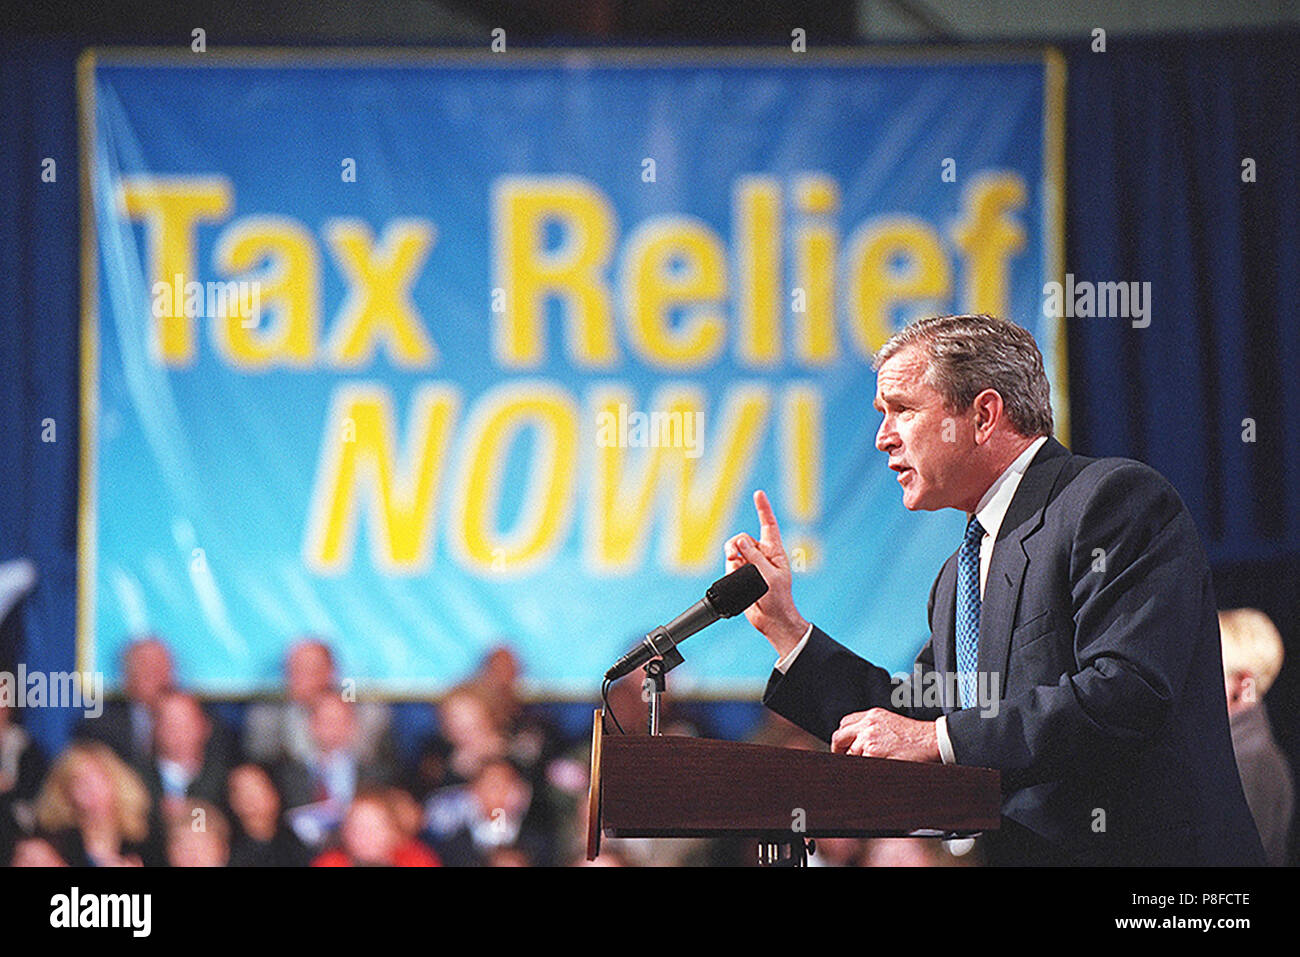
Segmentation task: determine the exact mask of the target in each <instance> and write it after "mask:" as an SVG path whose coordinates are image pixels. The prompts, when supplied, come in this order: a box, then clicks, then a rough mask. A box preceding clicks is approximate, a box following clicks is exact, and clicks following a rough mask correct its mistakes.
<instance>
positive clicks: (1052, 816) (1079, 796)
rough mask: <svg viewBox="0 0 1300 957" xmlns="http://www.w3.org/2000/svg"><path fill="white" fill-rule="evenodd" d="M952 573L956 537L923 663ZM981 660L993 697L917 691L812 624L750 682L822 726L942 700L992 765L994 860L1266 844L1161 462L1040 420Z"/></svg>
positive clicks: (1235, 855)
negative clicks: (1245, 787)
mask: <svg viewBox="0 0 1300 957" xmlns="http://www.w3.org/2000/svg"><path fill="white" fill-rule="evenodd" d="M956 584H957V555H956V553H955V552H954V554H953V555H952V556H951V557H950V558H949V559H948V561H947V563H946V564H945V565H944V566H943V569H942V570H941V571H940V572H939V575H938V577H937V578H936V579H935V582H934V586H933V587H932V589H931V591H930V604H929V617H930V630H931V638H930V640H929V641H928V642H927V643H926V645H925V647H924V648H922V649H921V652H920V654H919V655H918V657H917V659H916V668H918V669H920V673H921V674H922V675H923V676H925V675H928V674H929V673H930V672H934V671H938V672H939V673H940V675H947V674H951V673H952V672H953V671H954V670H955V669H956V652H955V641H954V629H953V620H954V614H955V603H956ZM979 671H980V673H981V674H985V673H990V674H995V675H997V676H998V677H999V679H1000V687H999V692H1000V697H999V699H998V700H997V702H996V713H993V711H994V708H992V707H989V708H986V709H980V708H968V709H963V710H958V709H956V708H955V707H954V704H953V702H951V701H949V702H945V703H944V704H943V705H942V706H941V707H925V706H924V705H929V704H931V702H930V701H926V700H924V698H916V697H901V696H899V695H895V694H893V692H894V691H895V687H896V685H897V684H898V683H899V682H898V681H896V680H895V679H891V677H890V675H889V674H888V673H887V672H885V671H884V670H883V669H881V668H879V667H877V666H875V665H873V664H871V663H870V662H868V661H865V660H863V659H862V658H860V657H858V656H857V655H855V654H854V653H853V652H851V651H849V650H848V649H846V648H844V647H843V646H842V645H840V644H838V643H837V642H835V641H833V640H832V639H831V638H829V637H828V636H827V635H826V634H824V633H823V632H822V631H821V630H820V629H816V628H814V629H813V634H812V637H811V638H810V640H809V642H808V644H807V645H806V646H805V647H804V650H803V651H802V652H801V653H800V655H799V657H797V658H796V659H795V661H794V663H793V664H792V665H791V667H790V668H789V671H788V672H787V674H785V675H784V676H783V675H781V674H780V673H779V672H775V671H774V672H773V673H772V677H771V680H770V681H769V683H768V687H767V691H766V693H765V694H764V697H763V700H764V703H765V704H767V706H768V707H770V708H772V709H773V710H775V711H776V712H778V713H779V714H782V715H784V716H785V717H787V718H789V719H790V720H792V721H794V722H795V723H796V724H799V725H801V726H802V727H804V728H806V729H807V730H808V731H810V732H812V733H813V734H815V735H817V736H818V737H820V738H822V739H823V740H829V739H830V736H831V734H832V733H833V732H834V731H835V729H836V728H837V727H838V726H839V721H840V718H841V717H843V716H844V715H845V714H848V713H849V712H852V711H861V710H865V709H868V708H873V707H882V708H890V709H891V710H894V711H899V712H901V713H904V714H907V715H909V716H910V717H913V718H917V719H921V720H934V719H935V718H937V717H938V716H939V715H940V714H944V713H946V714H947V715H948V718H947V725H948V734H949V738H950V740H951V742H952V747H953V752H954V756H955V758H956V760H957V763H959V764H966V765H977V766H981V767H989V768H996V769H998V770H999V771H1001V772H1002V782H1003V792H1004V795H1003V796H1004V800H1003V805H1002V813H1003V824H1004V831H1003V834H1001V835H991V841H992V843H991V854H990V856H991V858H992V859H993V861H994V862H995V863H1009V864H1017V863H1040V862H1052V863H1081V864H1162V865H1172V864H1212V865H1222V864H1252V865H1253V864H1260V863H1263V852H1262V849H1261V847H1260V842H1259V836H1258V834H1257V833H1256V831H1255V827H1254V824H1253V822H1252V821H1251V818H1250V812H1249V810H1248V808H1247V807H1246V802H1245V798H1244V797H1243V795H1242V790H1241V784H1240V781H1239V779H1238V775H1237V766H1236V763H1235V761H1234V759H1233V753H1232V743H1231V738H1230V737H1229V733H1228V715H1227V705H1226V703H1225V699H1224V689H1223V665H1222V658H1221V651H1220V647H1219V628H1218V620H1217V614H1216V608H1215V602H1214V594H1213V590H1212V587H1211V580H1210V571H1209V567H1208V565H1207V563H1206V560H1205V556H1204V553H1203V551H1202V549H1201V545H1200V540H1199V538H1198V537H1197V533H1196V528H1195V526H1194V524H1193V522H1192V519H1191V516H1190V515H1189V514H1188V512H1187V510H1186V508H1185V507H1184V505H1183V503H1182V500H1181V499H1180V498H1179V497H1178V494H1177V492H1175V491H1174V489H1173V487H1172V486H1171V485H1170V484H1169V483H1168V482H1167V481H1165V479H1164V478H1162V477H1161V476H1160V475H1159V474H1158V473H1157V472H1155V471H1154V470H1152V469H1151V468H1149V467H1147V466H1145V465H1143V464H1141V463H1140V462H1134V461H1131V460H1127V459H1116V458H1111V459H1091V458H1086V457H1084V456H1080V455H1072V454H1071V453H1070V452H1069V451H1068V450H1067V449H1066V448H1065V447H1064V446H1062V445H1061V444H1060V443H1059V442H1057V441H1056V440H1054V439H1048V441H1047V442H1046V443H1045V444H1044V445H1043V447H1042V448H1041V449H1040V450H1039V451H1038V454H1037V455H1036V456H1035V457H1034V460H1033V461H1032V462H1031V463H1030V466H1029V468H1028V469H1027V470H1026V472H1025V474H1024V476H1023V478H1022V479H1021V482H1020V485H1019V487H1018V488H1017V489H1016V493H1015V496H1014V497H1013V498H1012V500H1011V504H1010V506H1009V508H1008V510H1007V514H1006V517H1005V519H1004V520H1003V522H1002V526H1001V528H1000V529H999V531H998V537H997V541H996V543H995V545H994V549H993V555H992V558H991V560H990V564H989V570H988V577H987V579H986V581H985V591H984V599H983V604H982V608H981V615H980V642H979ZM934 677H935V676H934V675H929V678H931V679H932V678H934ZM927 680H929V679H926V680H923V682H922V684H923V686H924V685H925V683H926V681H927ZM912 681H914V677H912V676H909V678H908V679H907V682H906V683H905V684H906V685H910V683H911V682H912ZM899 690H900V692H908V691H909V690H910V688H909V687H907V686H905V687H903V688H901V689H899ZM900 702H902V706H900ZM918 704H919V705H921V706H918ZM982 712H986V713H982ZM1012 835H1014V836H1015V837H1014V840H1012V839H1011V836H1012ZM1031 848H1032V849H1031Z"/></svg>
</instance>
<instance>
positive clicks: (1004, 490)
mask: <svg viewBox="0 0 1300 957" xmlns="http://www.w3.org/2000/svg"><path fill="white" fill-rule="evenodd" d="M1046 442H1047V436H1045V435H1040V436H1039V437H1038V438H1036V439H1034V441H1032V442H1030V443H1029V445H1028V446H1027V447H1026V448H1025V450H1024V451H1023V452H1021V453H1020V454H1019V455H1018V456H1016V460H1015V461H1014V462H1012V463H1011V464H1010V465H1008V466H1007V467H1006V470H1005V471H1004V472H1003V473H1002V474H1001V475H999V476H998V477H997V479H995V480H994V482H993V484H992V485H990V486H989V487H988V490H987V491H986V492H985V493H984V495H983V497H982V498H981V499H980V501H979V505H977V506H976V508H975V517H976V518H977V519H979V523H980V527H982V528H983V529H984V537H983V538H982V539H980V598H981V600H982V599H983V598H984V581H985V579H987V578H988V575H989V563H990V562H991V561H992V560H993V545H994V543H995V542H997V540H998V529H1000V528H1001V527H1002V520H1003V519H1004V518H1006V515H1007V508H1008V507H1010V505H1011V499H1012V498H1014V497H1015V494H1016V489H1017V488H1019V487H1020V479H1021V478H1023V477H1024V474H1025V471H1026V470H1027V469H1028V468H1029V463H1030V462H1032V461H1033V460H1034V456H1035V455H1037V454H1038V450H1039V449H1041V448H1042V447H1043V445H1044V443H1046ZM967 519H968V520H969V516H967ZM812 630H813V626H812V625H809V626H808V630H807V631H806V632H804V636H803V637H802V638H801V639H799V644H797V645H795V646H794V647H793V648H791V649H790V651H789V653H788V654H786V655H785V656H783V657H782V658H781V659H779V660H778V661H777V663H776V670H777V671H779V672H781V674H785V673H786V672H787V671H789V670H790V666H791V665H792V664H794V660H795V659H796V658H798V657H799V652H801V651H803V649H804V646H805V645H807V644H808V639H809V638H811V637H812ZM935 735H936V737H937V738H938V739H939V756H940V757H941V758H943V763H944V764H955V763H956V758H955V757H954V756H953V751H952V741H951V739H949V737H948V718H947V716H946V715H942V716H940V717H939V719H938V721H936V722H935Z"/></svg>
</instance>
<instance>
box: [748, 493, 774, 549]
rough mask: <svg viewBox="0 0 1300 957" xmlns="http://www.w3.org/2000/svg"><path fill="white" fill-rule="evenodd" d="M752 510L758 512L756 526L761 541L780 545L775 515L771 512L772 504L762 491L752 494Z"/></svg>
mask: <svg viewBox="0 0 1300 957" xmlns="http://www.w3.org/2000/svg"><path fill="white" fill-rule="evenodd" d="M754 508H756V509H757V510H758V526H759V529H760V530H761V533H762V538H763V541H765V542H774V543H776V544H777V545H780V544H781V529H780V526H778V525H777V524H776V513H775V512H773V511H772V503H771V502H769V501H768V500H767V493H766V492H764V491H763V490H762V489H759V490H758V491H757V492H755V493H754Z"/></svg>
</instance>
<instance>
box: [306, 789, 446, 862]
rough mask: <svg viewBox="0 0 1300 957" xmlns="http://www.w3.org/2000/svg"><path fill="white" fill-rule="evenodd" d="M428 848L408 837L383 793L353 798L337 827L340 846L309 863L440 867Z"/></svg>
mask: <svg viewBox="0 0 1300 957" xmlns="http://www.w3.org/2000/svg"><path fill="white" fill-rule="evenodd" d="M441 865H442V862H441V861H440V860H438V855H436V854H435V853H434V852H433V851H432V850H431V849H429V848H428V847H426V846H425V845H424V844H422V843H421V842H420V841H419V840H416V839H415V838H411V837H407V836H406V835H405V834H404V833H403V832H402V828H401V826H400V824H399V822H398V817H397V814H396V812H395V810H394V808H393V806H392V804H391V803H390V802H389V800H388V797H387V796H386V795H384V794H382V793H370V792H366V793H362V794H358V795H357V796H356V798H354V799H353V801H352V804H351V805H350V806H349V807H348V811H347V814H346V815H345V816H344V818H343V826H342V827H341V828H339V846H338V847H335V848H332V849H330V850H328V851H325V852H324V853H323V854H321V855H320V856H319V857H317V858H316V859H315V860H314V861H312V867H440V866H441Z"/></svg>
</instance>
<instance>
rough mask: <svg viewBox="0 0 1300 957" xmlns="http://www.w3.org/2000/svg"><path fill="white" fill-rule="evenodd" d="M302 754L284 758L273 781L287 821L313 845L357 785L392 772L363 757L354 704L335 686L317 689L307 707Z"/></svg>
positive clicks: (378, 782) (385, 779)
mask: <svg viewBox="0 0 1300 957" xmlns="http://www.w3.org/2000/svg"><path fill="white" fill-rule="evenodd" d="M307 735H308V757H307V760H306V761H301V760H298V759H296V758H288V759H286V760H284V761H282V762H280V764H279V765H278V766H277V769H276V780H277V783H278V785H279V788H280V793H281V794H282V795H284V801H285V805H286V806H287V807H289V808H291V809H292V810H291V812H290V815H289V823H290V825H291V826H292V827H293V829H294V832H295V833H296V834H297V835H298V837H299V838H301V839H302V840H303V842H304V843H306V844H308V845H309V846H313V847H319V846H321V844H322V843H323V842H324V840H325V839H326V838H327V837H328V836H329V834H330V832H331V831H332V830H333V829H334V828H335V827H337V826H338V824H339V822H340V821H342V819H343V815H344V812H345V811H346V810H347V808H348V806H349V805H350V804H351V803H352V798H353V796H354V795H355V794H356V793H357V791H358V790H360V789H362V788H366V787H382V786H386V785H388V784H391V783H392V782H393V781H394V780H395V779H396V777H397V772H396V769H395V768H394V766H393V765H392V764H391V763H388V762H386V761H384V760H382V759H381V758H380V757H379V756H372V757H367V756H366V755H365V749H364V745H363V743H362V741H361V729H360V725H359V722H358V715H357V706H356V704H355V703H354V702H351V701H345V700H344V699H343V698H342V697H341V696H340V694H339V693H338V692H337V691H321V692H319V693H318V694H317V695H316V697H315V698H314V699H312V702H311V704H310V706H309V711H308V723H307Z"/></svg>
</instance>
